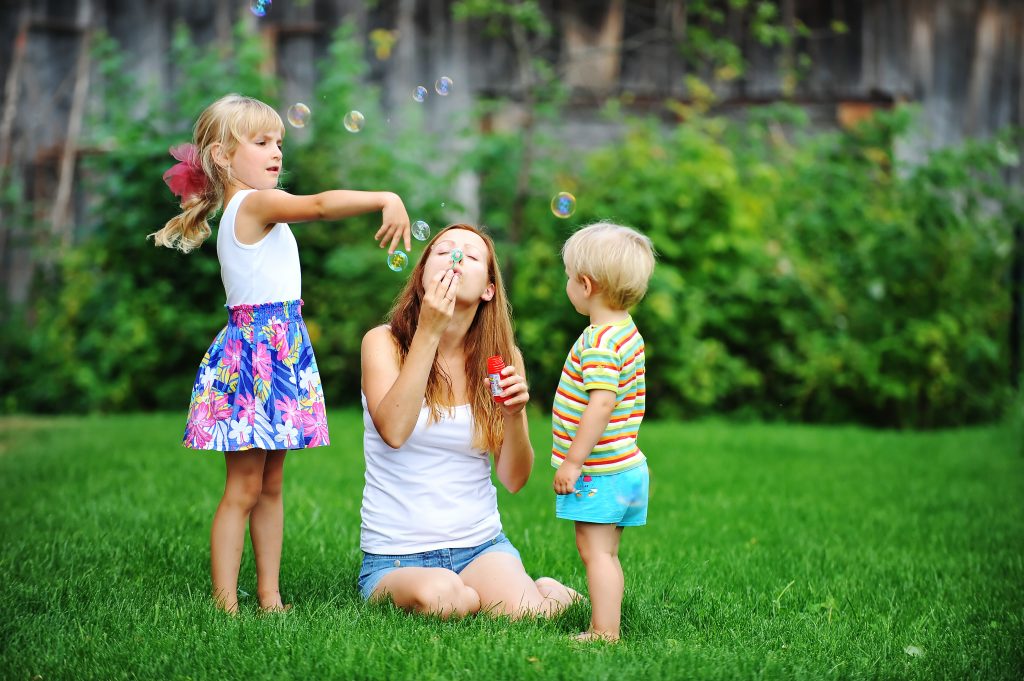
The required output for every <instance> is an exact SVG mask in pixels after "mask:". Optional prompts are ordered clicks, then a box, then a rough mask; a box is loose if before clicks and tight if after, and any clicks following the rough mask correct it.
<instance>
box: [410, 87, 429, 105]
mask: <svg viewBox="0 0 1024 681" xmlns="http://www.w3.org/2000/svg"><path fill="white" fill-rule="evenodd" d="M412 98H413V99H415V100H416V101H417V102H422V101H423V100H424V99H426V98H427V88H425V87H423V86H422V85H417V86H416V89H415V90H414V91H413V93H412Z"/></svg>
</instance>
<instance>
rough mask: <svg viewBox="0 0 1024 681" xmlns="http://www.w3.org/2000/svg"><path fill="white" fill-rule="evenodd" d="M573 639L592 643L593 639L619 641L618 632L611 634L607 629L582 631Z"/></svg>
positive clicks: (607, 641)
mask: <svg viewBox="0 0 1024 681" xmlns="http://www.w3.org/2000/svg"><path fill="white" fill-rule="evenodd" d="M573 640H574V641H577V642H579V643H590V642H591V641H601V642H603V643H618V642H619V636H618V634H611V633H609V632H606V631H581V632H580V633H578V634H576V635H575V636H573Z"/></svg>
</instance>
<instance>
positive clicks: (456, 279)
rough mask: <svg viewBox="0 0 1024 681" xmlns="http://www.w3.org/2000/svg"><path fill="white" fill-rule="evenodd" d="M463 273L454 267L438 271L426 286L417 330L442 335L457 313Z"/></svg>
mask: <svg viewBox="0 0 1024 681" xmlns="http://www.w3.org/2000/svg"><path fill="white" fill-rule="evenodd" d="M461 281H462V275H461V274H459V273H458V272H456V271H455V270H453V269H450V268H449V269H447V270H445V271H443V272H438V273H437V274H435V275H434V278H433V279H431V280H430V282H429V283H428V284H427V286H426V291H425V292H424V295H423V304H422V305H420V319H419V323H418V325H417V327H416V328H417V330H421V329H422V330H423V331H426V332H427V333H430V334H433V335H436V336H437V337H440V336H441V334H442V333H444V330H445V329H446V328H448V322H450V321H451V320H452V315H453V314H454V313H455V298H456V297H457V296H458V293H459V283H460V282H461Z"/></svg>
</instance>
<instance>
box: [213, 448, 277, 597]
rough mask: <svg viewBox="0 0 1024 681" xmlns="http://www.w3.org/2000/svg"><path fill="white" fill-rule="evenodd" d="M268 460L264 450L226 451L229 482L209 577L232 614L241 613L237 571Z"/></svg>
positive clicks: (220, 508)
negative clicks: (248, 524)
mask: <svg viewBox="0 0 1024 681" xmlns="http://www.w3.org/2000/svg"><path fill="white" fill-rule="evenodd" d="M266 458H267V453H266V451H265V450H262V449H250V450H249V451H245V452H224V462H225V464H226V466H227V479H226V480H225V483H224V496H223V497H222V498H221V500H220V504H219V505H218V506H217V512H216V513H215V514H214V516H213V527H212V528H211V529H210V578H211V580H212V582H213V598H214V600H215V601H216V602H217V605H218V607H220V608H222V609H224V610H226V611H227V612H229V613H235V612H237V611H238V568H239V565H240V564H241V562H242V547H243V546H244V545H245V525H246V523H247V522H248V520H249V515H250V513H251V512H252V509H253V507H254V506H256V503H257V501H259V498H260V491H261V489H262V487H263V465H264V462H265V461H266Z"/></svg>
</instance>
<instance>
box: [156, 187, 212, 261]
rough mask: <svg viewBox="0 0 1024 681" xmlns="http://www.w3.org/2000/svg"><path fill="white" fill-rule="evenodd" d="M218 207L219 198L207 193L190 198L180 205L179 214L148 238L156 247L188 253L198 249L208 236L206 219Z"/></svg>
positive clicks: (208, 229) (208, 226)
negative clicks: (151, 238) (150, 238)
mask: <svg viewBox="0 0 1024 681" xmlns="http://www.w3.org/2000/svg"><path fill="white" fill-rule="evenodd" d="M219 205H220V197H217V196H211V195H210V194H209V193H206V194H201V195H196V196H190V197H188V198H187V199H186V200H185V202H184V203H182V204H181V213H180V214H178V215H175V216H174V217H173V218H171V219H170V220H168V221H167V224H165V225H164V226H163V229H160V230H158V231H156V232H153V233H152V234H150V235H149V236H151V237H153V241H154V242H155V243H156V245H157V246H166V247H167V248H173V249H176V250H179V251H181V252H182V253H188V252H189V251H191V250H194V249H196V248H199V246H201V245H202V243H203V242H204V241H206V239H208V238H209V236H210V225H209V224H207V222H206V217H207V216H208V215H209V214H210V213H212V212H213V211H215V210H216V209H217V207H218V206H219Z"/></svg>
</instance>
